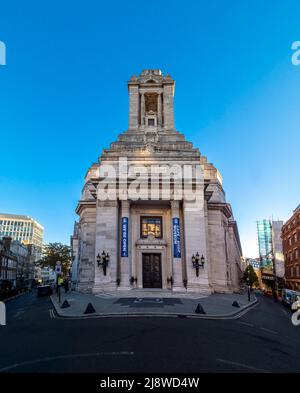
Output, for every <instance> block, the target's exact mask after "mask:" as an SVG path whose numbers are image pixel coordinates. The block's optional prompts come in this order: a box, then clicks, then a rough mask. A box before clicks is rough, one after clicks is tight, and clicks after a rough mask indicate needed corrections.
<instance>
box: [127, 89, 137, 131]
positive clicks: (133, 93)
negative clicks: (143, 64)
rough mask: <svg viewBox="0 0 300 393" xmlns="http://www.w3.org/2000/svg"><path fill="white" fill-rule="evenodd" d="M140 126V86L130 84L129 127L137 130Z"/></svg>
mask: <svg viewBox="0 0 300 393" xmlns="http://www.w3.org/2000/svg"><path fill="white" fill-rule="evenodd" d="M138 126H139V87H138V85H129V129H130V130H136V129H137V128H138Z"/></svg>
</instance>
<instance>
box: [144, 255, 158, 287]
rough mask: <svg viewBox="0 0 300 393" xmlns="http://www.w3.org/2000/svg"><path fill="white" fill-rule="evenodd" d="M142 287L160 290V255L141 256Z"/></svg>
mask: <svg viewBox="0 0 300 393" xmlns="http://www.w3.org/2000/svg"><path fill="white" fill-rule="evenodd" d="M143 287H144V288H162V277H161V254H148V253H147V254H143Z"/></svg>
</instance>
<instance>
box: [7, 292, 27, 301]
mask: <svg viewBox="0 0 300 393" xmlns="http://www.w3.org/2000/svg"><path fill="white" fill-rule="evenodd" d="M28 293H30V291H26V292H21V293H18V295H15V296H12V297H8V298H6V299H3V300H1V302H3V303H7V302H9V301H10V300H14V299H17V298H18V297H20V296H24V295H26V294H28Z"/></svg>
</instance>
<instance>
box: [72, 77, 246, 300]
mask: <svg viewBox="0 0 300 393" xmlns="http://www.w3.org/2000/svg"><path fill="white" fill-rule="evenodd" d="M174 86H175V82H174V80H173V79H172V78H171V77H170V76H169V75H168V74H167V75H165V76H163V75H162V73H161V71H160V70H145V71H143V72H142V73H141V74H140V75H139V76H135V75H134V76H133V77H132V78H131V79H130V80H129V82H128V91H129V126H128V130H127V131H125V132H124V133H122V134H121V135H119V137H118V140H117V141H116V142H113V143H112V144H111V145H110V148H109V149H104V150H103V152H102V154H101V156H100V157H99V159H98V162H97V163H95V164H93V165H92V166H91V167H90V168H89V170H88V172H87V174H86V176H85V180H84V187H83V190H82V196H81V199H80V200H79V203H78V206H77V209H76V213H77V214H78V215H79V222H78V225H76V239H77V240H76V248H77V249H76V250H73V252H75V253H76V255H77V259H78V271H77V289H78V290H80V291H91V292H94V293H99V292H107V291H116V290H133V289H135V288H139V289H143V288H145V289H147V290H149V288H150V289H153V288H160V289H161V290H170V291H174V292H194V293H203V294H208V293H211V292H230V291H235V290H238V289H239V285H240V278H241V267H240V264H241V254H242V250H241V245H240V240H239V234H238V229H237V224H236V221H235V220H234V218H233V214H232V210H231V206H230V204H228V203H227V202H226V200H225V193H224V190H223V187H222V179H221V176H220V174H219V172H218V170H217V169H216V168H215V167H214V166H213V164H211V163H209V162H208V161H207V159H206V157H204V156H202V155H201V154H200V152H199V150H198V148H195V147H193V145H192V143H190V142H188V141H186V140H185V137H184V135H183V134H181V133H180V132H178V131H177V130H176V129H175V125H174ZM157 167H158V168H159V173H158V174H157V173H156V171H155V169H154V170H153V168H157ZM170 168H171V169H170ZM185 168H191V171H190V172H188V170H187V171H186V169H185ZM148 170H149V172H148ZM164 171H165V172H164ZM168 171H169V173H168ZM176 171H177V172H176ZM185 171H186V172H185ZM148 173H150V178H149V176H148ZM166 173H167V174H166ZM174 173H175V174H174ZM176 173H177V175H178V174H179V175H178V177H177V175H176ZM168 175H169V177H168ZM178 179H179V180H178ZM137 181H138V183H139V185H138V186H136V184H137ZM103 184H106V186H104V185H103ZM165 186H166V188H164V187H165ZM180 186H182V188H181V189H180ZM148 187H149V188H148ZM164 190H167V191H166V192H164ZM105 195H106V197H105ZM105 255H109V261H108V262H104V263H103V261H105V258H102V256H105ZM197 257H198V258H197ZM107 260H108V259H107ZM193 261H194V263H193ZM197 261H198V262H199V263H198V264H197ZM103 265H105V267H104V266H103ZM199 265H200V267H199Z"/></svg>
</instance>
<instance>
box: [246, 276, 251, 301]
mask: <svg viewBox="0 0 300 393" xmlns="http://www.w3.org/2000/svg"><path fill="white" fill-rule="evenodd" d="M246 282H247V287H248V302H250V300H251V299H250V278H249V277H247V278H246Z"/></svg>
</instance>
